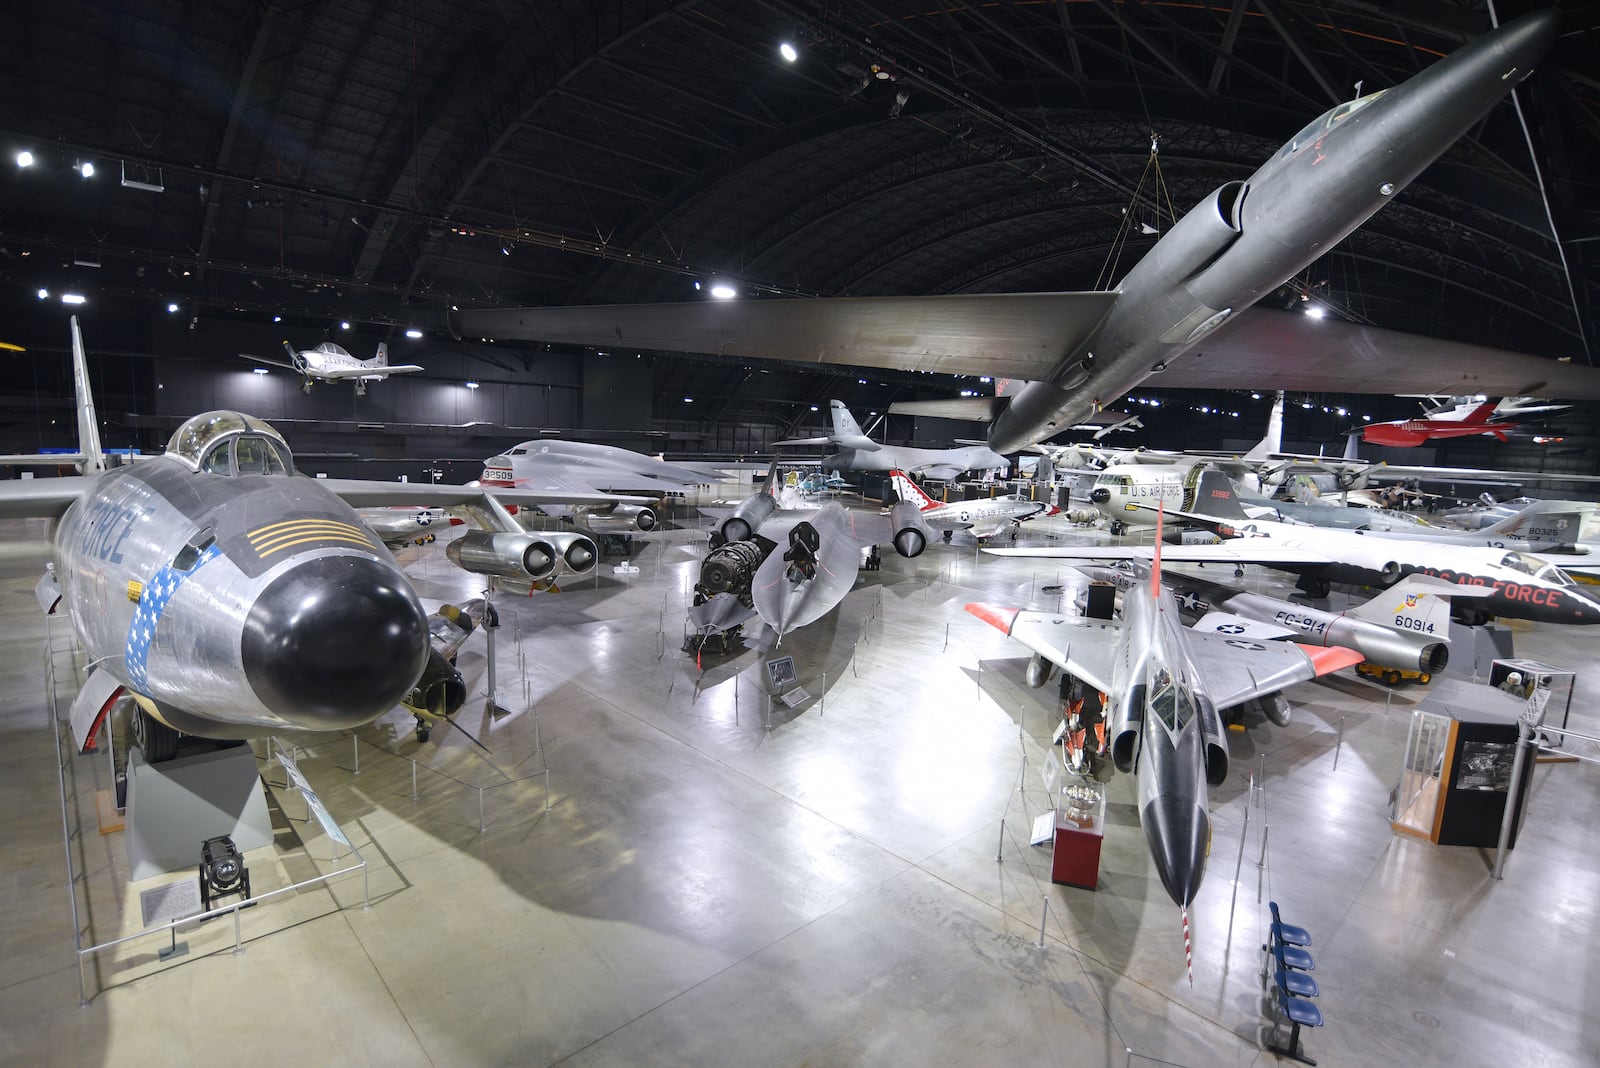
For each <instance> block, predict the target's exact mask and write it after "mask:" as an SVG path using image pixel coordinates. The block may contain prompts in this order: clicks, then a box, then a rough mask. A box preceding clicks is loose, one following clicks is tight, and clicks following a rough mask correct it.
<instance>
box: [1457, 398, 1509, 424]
mask: <svg viewBox="0 0 1600 1068" xmlns="http://www.w3.org/2000/svg"><path fill="white" fill-rule="evenodd" d="M1498 407H1500V400H1499V398H1496V399H1494V400H1487V401H1484V402H1483V403H1482V404H1480V405H1478V406H1477V407H1476V408H1474V409H1472V411H1470V412H1468V413H1467V417H1466V418H1465V419H1463V420H1461V423H1462V425H1463V426H1477V425H1478V424H1480V423H1487V422H1488V421H1489V420H1490V419H1491V418H1493V417H1494V413H1495V409H1496V408H1498Z"/></svg>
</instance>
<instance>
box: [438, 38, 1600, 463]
mask: <svg viewBox="0 0 1600 1068" xmlns="http://www.w3.org/2000/svg"><path fill="white" fill-rule="evenodd" d="M1555 36H1556V16H1555V13H1554V12H1553V11H1544V12H1538V13H1535V14H1531V15H1526V16H1524V17H1522V18H1520V19H1516V20H1514V21H1512V22H1508V23H1506V24H1505V25H1504V26H1502V27H1500V28H1499V29H1497V30H1494V31H1492V32H1490V33H1487V34H1485V35H1484V36H1483V37H1481V38H1480V39H1478V40H1476V41H1474V42H1472V43H1471V44H1469V45H1467V46H1466V47H1464V48H1461V49H1459V50H1458V51H1457V52H1455V53H1453V54H1452V55H1450V56H1448V57H1446V58H1444V59H1442V60H1440V61H1439V62H1437V63H1434V64H1433V65H1432V66H1430V67H1428V68H1427V69H1426V70H1424V71H1421V72H1420V73H1418V74H1416V75H1414V76H1413V77H1411V78H1410V79H1408V80H1407V81H1405V82H1404V83H1402V84H1400V85H1397V86H1394V87H1393V88H1389V89H1384V90H1380V91H1379V92H1376V93H1370V94H1368V95H1366V96H1363V97H1360V98H1359V99H1356V100H1351V101H1347V102H1346V103H1343V104H1340V105H1338V106H1337V107H1335V108H1333V109H1331V110H1330V111H1328V112H1326V113H1325V114H1323V115H1321V116H1319V117H1318V118H1316V119H1315V120H1313V121H1312V122H1311V123H1310V124H1308V125H1307V126H1306V128H1305V129H1304V130H1302V131H1301V132H1300V133H1298V134H1296V135H1295V136H1294V137H1293V138H1292V139H1290V141H1289V142H1288V143H1287V144H1285V145H1284V146H1283V147H1282V148H1281V149H1279V150H1278V151H1277V152H1276V153H1274V154H1273V155H1272V157H1271V158H1270V159H1268V160H1267V161H1266V162H1265V163H1263V164H1262V165H1261V167H1260V168H1259V169H1257V170H1256V172H1255V173H1254V174H1252V175H1251V176H1250V177H1248V178H1246V179H1243V180H1239V181H1230V182H1227V183H1225V184H1223V185H1222V186H1220V187H1218V188H1217V189H1216V191H1215V192H1213V193H1212V194H1211V195H1210V196H1208V197H1206V198H1205V199H1203V200H1202V201H1201V202H1200V203H1199V204H1197V205H1196V206H1195V207H1194V208H1193V209H1191V210H1190V211H1189V213H1188V214H1186V215H1185V216H1183V218H1181V219H1179V220H1178V222H1177V223H1176V224H1174V225H1173V226H1172V227H1171V228H1170V229H1169V230H1168V231H1167V233H1166V234H1164V235H1163V236H1162V237H1161V239H1160V240H1159V241H1158V242H1157V243H1156V244H1155V246H1154V247H1153V248H1152V249H1150V251H1149V252H1148V253H1146V254H1145V256H1144V257H1143V258H1142V259H1141V260H1140V261H1139V262H1138V264H1136V265H1135V266H1134V268H1133V269H1132V270H1131V271H1130V272H1129V273H1128V274H1127V276H1126V277H1124V278H1123V279H1122V281H1121V283H1120V284H1119V285H1118V286H1117V287H1116V289H1115V290H1113V291H1110V292H1084V293H1010V294H986V293H962V294H945V295H938V296H923V297H903V296H895V297H842V298H824V299H817V300H720V301H697V302H692V303H682V304H647V305H631V306H630V305H608V306H599V305H597V306H589V307H572V308H480V309H462V310H461V311H458V312H452V313H451V314H450V323H451V329H452V330H454V331H455V332H456V333H458V334H465V335H471V336H481V337H499V338H527V339H531V340H536V341H547V342H561V343H568V344H580V345H597V346H603V347H607V348H611V347H617V346H627V347H632V348H637V349H655V350H662V351H669V352H696V353H709V354H714V355H726V356H739V357H747V358H755V359H778V360H789V361H801V362H813V363H822V364H842V365H856V366H865V367H889V368H897V369H901V370H917V371H930V372H936V373H945V374H964V375H986V376H990V377H991V378H994V379H1014V380H1021V381H1023V382H1025V383H1026V385H1024V386H1023V387H1022V388H1021V389H1020V390H1019V391H1017V392H1015V393H1014V394H1012V395H1010V396H1004V397H976V398H966V399H960V400H950V401H911V402H897V403H896V404H894V405H893V406H891V408H890V411H894V412H910V413H914V414H924V415H937V416H946V417H949V418H956V419H987V420H990V421H991V423H990V427H989V434H988V442H989V445H990V447H991V448H993V449H994V450H995V451H997V452H1001V453H1007V452H1014V451H1016V450H1018V449H1020V448H1022V447H1024V446H1026V445H1029V444H1032V443H1034V442H1039V441H1043V440H1045V439H1047V438H1050V437H1052V436H1054V435H1055V434H1056V433H1058V432H1060V431H1063V430H1066V429H1067V428H1068V427H1071V426H1073V425H1074V424H1077V423H1082V422H1084V421H1086V420H1087V419H1089V418H1090V417H1092V416H1093V415H1094V414H1095V413H1096V411H1097V410H1098V409H1100V408H1102V407H1104V406H1106V405H1108V404H1110V403H1111V402H1113V401H1115V400H1116V399H1117V398H1119V397H1121V396H1122V395H1123V394H1124V393H1126V392H1127V391H1128V390H1129V389H1131V388H1133V387H1134V386H1137V385H1138V384H1139V383H1140V382H1143V381H1144V380H1145V379H1146V378H1148V377H1149V376H1151V375H1152V374H1157V373H1160V374H1161V378H1160V384H1161V385H1163V386H1182V387H1193V388H1208V389H1241V388H1243V389H1259V388H1261V387H1263V386H1268V387H1271V388H1279V389H1282V388H1291V389H1305V390H1312V391H1318V392H1367V393H1384V394H1393V393H1395V392H1396V391H1409V392H1414V393H1422V392H1427V391H1430V390H1439V389H1441V388H1442V389H1445V390H1451V391H1459V392H1462V393H1467V392H1480V391H1481V392H1500V393H1504V394H1519V393H1520V394H1527V393H1537V394H1539V395H1541V396H1553V397H1567V398H1571V399H1589V398H1600V373H1597V372H1596V371H1595V370H1593V369H1590V368H1583V367H1575V366H1572V365H1569V364H1563V363H1558V362H1556V361H1554V360H1548V359H1540V358H1537V357H1532V356H1525V355H1518V354H1514V353H1508V352H1504V351H1501V350H1496V349H1490V348H1487V347H1484V346H1480V345H1468V344H1457V343H1451V342H1445V341H1440V340H1435V339H1429V338H1419V337H1412V336H1407V335H1405V334H1399V333H1394V332H1391V331H1385V330H1379V329H1375V328H1371V327H1364V326H1359V325H1356V324H1352V323H1337V322H1333V321H1332V320H1330V319H1323V320H1314V319H1312V318H1310V317H1309V316H1305V315H1300V314H1297V313H1291V312H1272V311H1248V310H1247V309H1250V308H1251V306H1252V305H1254V304H1255V303H1256V302H1257V301H1259V300H1260V299H1261V298H1262V297H1263V296H1265V295H1266V294H1268V293H1271V292H1273V291H1274V290H1275V289H1277V288H1278V286H1280V285H1282V284H1283V283H1284V282H1285V281H1287V280H1288V279H1290V278H1293V277H1294V276H1295V274H1296V273H1298V272H1299V271H1301V270H1302V269H1304V268H1305V267H1306V266H1308V265H1309V264H1311V263H1312V262H1314V261H1315V260H1316V259H1317V258H1319V257H1320V256H1322V255H1323V254H1325V253H1326V252H1327V251H1328V250H1329V249H1330V248H1332V247H1333V246H1334V245H1336V244H1337V243H1338V242H1339V241H1341V240H1342V239H1343V238H1344V237H1345V236H1346V235H1348V234H1349V233H1350V232H1351V231H1352V230H1354V229H1356V228H1357V227H1358V226H1360V225H1361V224H1362V223H1363V222H1365V221H1366V220H1367V219H1368V218H1369V217H1370V216H1371V215H1372V214H1373V213H1375V212H1376V211H1378V209H1379V208H1381V207H1382V206H1383V205H1384V204H1386V203H1388V202H1389V201H1390V200H1392V199H1393V198H1394V196H1395V195H1396V194H1397V193H1399V192H1400V191H1401V190H1402V189H1404V188H1405V187H1406V185H1407V184H1408V183H1409V182H1411V180H1412V179H1414V178H1415V177H1416V176H1417V175H1418V174H1420V173H1421V172H1422V171H1423V169H1424V168H1426V167H1427V166H1428V164H1430V163H1431V162H1433V160H1435V159H1436V158H1438V157H1439V156H1440V155H1441V154H1442V153H1444V151H1445V150H1446V149H1448V148H1449V147H1450V146H1451V145H1452V144H1453V143H1454V142H1455V141H1456V140H1457V138H1459V137H1460V136H1461V135H1462V134H1463V133H1465V132H1466V131H1467V130H1468V129H1470V128H1471V127H1472V126H1473V125H1474V124H1475V123H1477V122H1479V121H1480V120H1481V119H1482V118H1483V116H1484V115H1485V114H1486V113H1487V112H1488V111H1489V110H1490V109H1491V108H1492V107H1494V106H1495V104H1496V103H1497V102H1498V101H1499V100H1500V99H1501V98H1502V97H1504V96H1505V95H1506V94H1507V93H1508V92H1510V91H1511V89H1512V88H1513V87H1514V86H1516V85H1517V84H1518V83H1519V82H1521V81H1522V80H1523V79H1524V78H1526V77H1527V76H1528V75H1529V74H1530V73H1531V72H1532V70H1533V67H1534V64H1535V63H1537V62H1538V61H1539V60H1540V59H1541V58H1543V56H1544V55H1545V53H1546V52H1547V51H1548V50H1549V48H1550V46H1551V44H1552V43H1553V42H1554V40H1555ZM1197 350H1202V351H1203V355H1204V359H1200V358H1199V355H1198V353H1197ZM1189 353H1196V355H1192V356H1190V357H1189V358H1187V359H1182V358H1181V357H1184V356H1185V354H1189ZM1468 382H1470V383H1472V385H1471V388H1465V384H1466V383H1468ZM1457 383H1462V384H1463V388H1460V389H1459V390H1456V388H1455V387H1456V384H1457Z"/></svg>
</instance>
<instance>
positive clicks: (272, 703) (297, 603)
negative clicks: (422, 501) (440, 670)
mask: <svg viewBox="0 0 1600 1068" xmlns="http://www.w3.org/2000/svg"><path fill="white" fill-rule="evenodd" d="M241 654H242V658H243V661H244V670H245V677H246V678H247V679H248V680H249V682H250V687H251V689H252V690H254V691H255V694H256V696H257V697H259V698H260V699H261V703H262V704H264V705H266V706H267V708H269V709H270V710H272V712H273V713H274V714H276V715H278V716H281V717H282V718H283V719H284V720H285V721H286V722H288V723H290V724H293V725H294V726H297V727H303V728H306V729H308V730H339V729H341V728H345V727H359V726H362V725H364V724H367V723H370V722H372V721H373V720H374V719H376V718H378V717H379V716H381V715H382V714H383V713H384V712H386V711H388V710H389V709H391V708H393V707H394V706H395V705H396V704H398V703H399V702H400V699H401V698H403V697H405V696H406V695H407V694H409V693H410V691H411V688H412V687H413V686H414V685H416V682H417V680H418V678H420V677H421V675H422V669H423V667H424V666H426V664H427V660H428V621H427V617H426V615H425V614H424V612H423V610H422V605H421V603H420V602H419V601H418V600H417V597H416V594H414V593H412V592H411V588H410V587H409V586H408V585H407V584H406V582H405V580H404V578H403V577H402V576H401V575H400V573H399V572H398V571H397V570H396V569H395V568H393V567H390V566H388V565H385V564H382V563H380V562H378V561H376V560H371V559H368V558H366V557H362V556H321V557H317V558H316V559H313V560H307V561H305V562H304V563H300V564H296V565H295V566H294V567H292V568H290V569H289V570H288V571H285V572H284V573H283V574H281V575H279V576H278V577H277V578H275V579H273V580H272V582H271V583H269V584H268V585H267V587H266V588H265V589H263V590H262V591H261V594H260V595H259V596H258V597H257V598H256V601H255V604H254V605H252V606H251V608H250V614H249V615H248V616H247V617H246V619H245V626H244V636H243V638H242V641H241Z"/></svg>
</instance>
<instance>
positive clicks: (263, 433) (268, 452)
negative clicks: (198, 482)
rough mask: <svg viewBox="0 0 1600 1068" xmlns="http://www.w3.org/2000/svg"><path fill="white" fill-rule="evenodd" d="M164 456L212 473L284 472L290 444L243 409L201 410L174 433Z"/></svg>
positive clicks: (289, 466)
mask: <svg viewBox="0 0 1600 1068" xmlns="http://www.w3.org/2000/svg"><path fill="white" fill-rule="evenodd" d="M167 455H168V456H170V457H172V458H173V459H175V460H179V461H181V462H182V463H183V464H185V465H186V466H188V467H189V468H191V469H193V470H195V471H204V472H205V473H207V474H211V475H287V474H292V473H293V471H294V455H293V454H292V453H291V452H290V451H289V445H288V443H287V442H285V441H284V440H283V435H282V434H279V433H278V432H277V431H276V430H274V429H273V428H272V427H271V426H270V425H268V424H267V423H264V422H262V421H261V420H260V419H257V418H256V417H255V416H253V415H245V414H244V413H243V412H230V411H216V412H202V413H201V414H199V415H196V416H193V417H191V418H190V419H189V420H188V421H187V422H186V423H184V424H183V425H182V426H180V427H179V428H178V429H177V430H176V431H174V432H173V435H172V438H171V440H170V441H168V442H167Z"/></svg>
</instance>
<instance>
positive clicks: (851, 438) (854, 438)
mask: <svg viewBox="0 0 1600 1068" xmlns="http://www.w3.org/2000/svg"><path fill="white" fill-rule="evenodd" d="M828 408H829V410H830V411H831V412H832V413H833V440H834V443H835V444H837V445H838V446H839V447H840V448H845V449H863V450H865V451H867V452H873V451H876V449H877V448H878V443H877V442H875V441H873V440H872V439H871V438H869V437H867V435H866V434H865V433H864V432H863V431H862V429H861V424H859V423H857V422H856V417H855V416H853V415H851V414H850V409H849V408H846V407H845V406H844V402H843V401H838V400H833V401H829V402H828Z"/></svg>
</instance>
